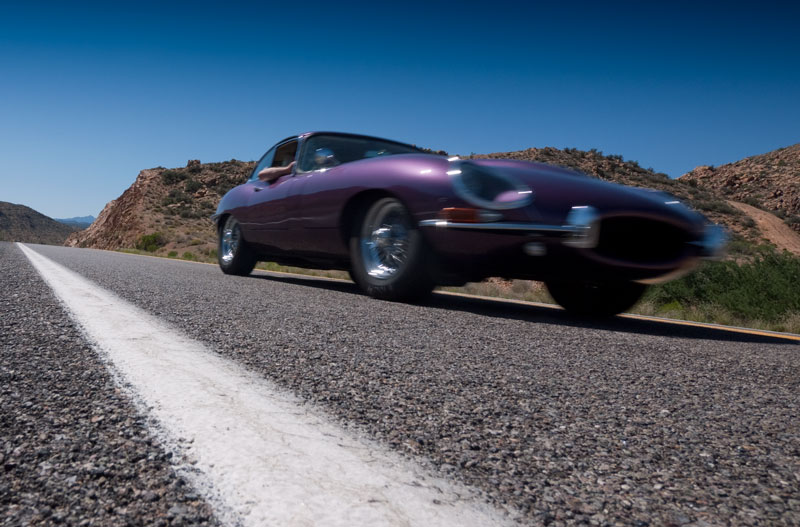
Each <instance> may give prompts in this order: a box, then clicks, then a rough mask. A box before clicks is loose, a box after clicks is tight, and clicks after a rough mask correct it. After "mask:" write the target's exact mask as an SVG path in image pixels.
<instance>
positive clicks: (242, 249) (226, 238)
mask: <svg viewBox="0 0 800 527" xmlns="http://www.w3.org/2000/svg"><path fill="white" fill-rule="evenodd" d="M217 260H218V262H219V267H220V269H222V272H223V273H225V274H234V275H239V276H247V275H249V274H250V273H251V272H252V270H253V267H255V266H256V261H257V260H256V257H255V254H254V253H253V251H252V249H250V247H249V246H248V245H247V242H246V241H245V240H244V237H243V236H242V229H241V227H239V222H238V221H236V219H235V218H234V217H233V216H228V218H227V219H226V220H225V223H223V224H222V227H220V228H219V247H218V248H217Z"/></svg>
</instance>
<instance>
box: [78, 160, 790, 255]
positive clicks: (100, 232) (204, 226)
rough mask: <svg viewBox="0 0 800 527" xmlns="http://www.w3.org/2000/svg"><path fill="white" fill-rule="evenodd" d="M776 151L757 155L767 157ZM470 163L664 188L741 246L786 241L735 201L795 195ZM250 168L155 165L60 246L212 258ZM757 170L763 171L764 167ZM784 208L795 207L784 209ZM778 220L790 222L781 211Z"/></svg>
mask: <svg viewBox="0 0 800 527" xmlns="http://www.w3.org/2000/svg"><path fill="white" fill-rule="evenodd" d="M791 149H795V150H794V152H796V151H797V150H796V147H791V148H790V149H784V150H789V151H790V153H791V152H792V150H791ZM780 152H781V151H778V152H771V153H770V154H764V156H757V157H768V156H770V155H772V154H779V153H780ZM471 157H476V158H502V159H519V160H525V161H539V162H545V163H550V164H554V165H560V166H564V167H568V168H573V169H576V170H579V171H582V172H584V173H586V174H589V175H590V176H593V177H597V178H600V179H604V180H608V181H614V182H618V183H622V184H625V185H631V186H638V187H648V188H654V189H658V190H663V191H665V192H669V193H670V194H673V195H675V196H677V197H678V198H680V199H681V200H683V201H685V202H687V203H689V204H690V205H691V206H692V207H694V208H696V209H697V210H699V211H701V212H702V213H704V214H705V215H706V216H708V217H709V218H710V219H711V220H712V221H715V222H717V223H721V224H723V225H725V226H727V227H728V228H729V229H730V230H731V231H733V232H734V233H736V234H737V235H738V236H740V237H742V238H744V239H746V240H749V241H752V242H756V243H762V242H764V241H770V242H772V243H774V244H776V245H777V246H778V247H780V248H784V246H783V245H782V242H781V240H784V239H786V233H784V232H776V231H775V229H774V228H773V227H774V223H775V222H770V221H767V220H768V218H764V217H762V216H761V215H759V217H758V218H755V217H754V215H753V214H750V213H749V212H748V211H752V209H749V208H747V207H742V206H740V205H739V204H738V203H736V201H744V202H745V203H751V204H752V203H753V199H755V198H754V196H773V195H776V196H777V197H776V198H775V199H779V198H780V195H778V194H776V191H778V190H782V191H783V193H784V194H783V195H784V196H785V197H784V201H785V203H788V204H791V203H794V202H793V201H791V199H793V198H791V197H790V196H794V195H795V194H794V192H795V190H792V188H793V187H792V184H793V183H791V181H792V180H791V177H792V176H791V174H792V172H791V171H790V170H789V169H787V170H783V171H782V172H780V173H779V174H778V175H775V174H773V173H772V172H769V174H768V175H765V176H764V177H763V178H762V179H763V181H764V182H769V183H768V184H767V183H763V184H761V186H759V188H760V189H761V193H760V194H759V193H750V194H746V195H745V194H741V195H740V194H733V193H731V192H730V191H726V190H724V189H725V188H727V187H725V185H721V186H720V185H719V184H717V180H716V178H713V177H712V178H701V177H696V176H692V175H691V174H692V173H695V172H698V171H700V172H701V173H703V174H705V171H702V170H700V169H696V170H695V171H693V172H692V173H690V174H688V175H686V176H684V177H681V178H679V179H670V178H669V177H668V176H667V175H666V174H661V173H656V172H655V171H653V170H652V169H649V168H643V167H641V166H639V164H638V163H637V162H636V161H630V160H628V161H626V160H624V159H623V158H622V156H619V155H603V153H602V152H599V151H597V150H589V151H582V150H577V149H571V148H567V149H564V150H560V149H557V148H551V147H546V148H529V149H527V150H521V151H516V152H500V153H493V154H481V155H473V156H471ZM749 159H755V158H749ZM744 161H747V160H743V162H744ZM780 161H783V164H781V163H780ZM739 163H741V162H739ZM732 165H737V164H736V163H733V164H732ZM773 165H774V166H775V167H776V168H781V169H783V168H784V167H786V166H788V165H790V162H789V160H788V159H787V158H786V156H785V155H782V156H781V157H779V158H777V159H776V160H775V162H774V163H773ZM253 166H254V163H253V162H242V161H237V160H231V161H226V162H223V163H206V164H202V163H200V162H199V161H189V163H188V164H187V165H186V166H185V167H181V168H175V169H166V168H163V167H158V168H153V169H148V170H143V171H142V172H141V173H139V176H138V177H137V178H136V181H135V182H134V183H133V185H131V187H130V188H128V190H126V191H125V192H124V193H123V194H122V195H121V196H120V197H119V198H117V199H116V200H114V201H112V202H110V203H109V204H108V205H106V207H105V208H104V209H103V211H102V212H101V213H100V216H98V218H97V219H96V220H95V221H94V223H93V224H92V225H91V226H90V227H89V228H87V229H86V230H84V231H81V232H77V233H75V234H73V235H72V236H70V238H69V240H68V241H67V244H68V245H72V246H79V247H94V248H99V249H124V248H139V249H146V250H150V251H155V252H157V253H158V254H165V255H166V254H169V253H173V252H174V254H176V255H178V256H183V255H184V254H185V253H187V252H188V253H191V254H192V255H203V256H212V255H213V254H214V251H215V250H216V233H215V232H214V228H213V224H212V223H211V221H209V217H210V216H211V214H212V213H213V212H214V210H215V208H216V205H217V203H218V202H219V198H220V196H222V195H223V194H225V192H227V191H228V190H229V189H230V188H232V187H233V186H235V185H237V184H239V183H241V182H243V181H245V180H246V178H247V176H248V175H249V174H250V172H251V171H252V170H253ZM726 166H728V165H726ZM765 166H766V165H765ZM770 166H772V165H770ZM792 166H796V165H792ZM709 170H710V169H709ZM722 170H723V167H719V168H718V169H714V170H713V172H719V171H722ZM763 170H765V171H768V169H767V168H764V169H763ZM781 178H789V182H790V183H789V185H780V184H779V181H781V180H782V179H781ZM743 185H744V183H743V184H741V185H739V186H738V187H737V186H732V187H730V188H734V189H738V188H740V187H742V186H743ZM794 188H795V189H796V186H795V187H794ZM767 189H769V190H767ZM748 196H750V197H749V198H748ZM770 199H772V198H770ZM786 200H788V201H786ZM770 203H771V202H769V201H765V202H764V204H761V203H759V206H761V207H762V208H764V207H768V206H769V204H770ZM776 203H779V201H778V202H776ZM776 210H778V211H780V210H783V209H776ZM786 210H787V211H789V210H795V209H790V208H788V207H787V208H786ZM779 214H780V212H779ZM784 217H786V218H791V217H792V216H791V215H790V213H789V212H787V213H786V214H785V215H784ZM789 234H792V233H791V232H790V233H789ZM787 248H788V247H787Z"/></svg>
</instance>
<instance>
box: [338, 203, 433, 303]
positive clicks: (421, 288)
mask: <svg viewBox="0 0 800 527" xmlns="http://www.w3.org/2000/svg"><path fill="white" fill-rule="evenodd" d="M431 256H432V255H431V253H430V251H429V250H428V247H427V244H426V243H425V239H424V238H423V236H422V233H421V232H420V231H419V229H418V228H417V226H416V225H415V224H414V221H413V219H412V218H411V215H410V214H409V213H408V210H407V209H406V208H405V207H404V206H403V204H402V203H400V201H398V200H397V199H395V198H382V199H379V200H377V201H375V202H374V203H372V204H371V205H370V206H369V207H368V208H366V210H364V211H362V213H361V214H360V215H359V216H358V217H357V218H356V222H355V225H354V228H353V229H352V232H351V234H350V261H351V265H352V269H351V276H352V277H353V279H354V280H355V282H356V283H357V284H358V285H359V287H361V289H362V290H364V292H366V293H367V294H368V295H369V296H371V297H373V298H380V299H384V300H396V301H414V300H420V299H422V298H424V297H426V296H428V295H429V294H430V292H431V291H432V290H433V287H434V285H435V284H434V282H433V280H432V278H431V276H432V275H431V272H430V269H429V266H428V265H427V259H428V258H429V257H431Z"/></svg>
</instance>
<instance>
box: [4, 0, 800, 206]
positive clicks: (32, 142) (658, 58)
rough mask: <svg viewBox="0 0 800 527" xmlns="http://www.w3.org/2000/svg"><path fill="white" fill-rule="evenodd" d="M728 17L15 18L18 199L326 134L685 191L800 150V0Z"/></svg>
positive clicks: (91, 191) (612, 13) (409, 12)
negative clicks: (572, 167)
mask: <svg viewBox="0 0 800 527" xmlns="http://www.w3.org/2000/svg"><path fill="white" fill-rule="evenodd" d="M556 4H557V5H556ZM721 5H723V4H720V3H716V2H714V3H709V5H708V6H704V5H702V2H679V1H673V2H664V3H662V4H660V5H656V3H649V2H629V3H628V2H617V3H613V2H552V1H551V2H547V3H537V2H529V3H528V4H527V6H523V2H518V3H511V2H505V1H502V0H498V1H493V2H463V3H453V4H450V3H446V2H438V1H436V0H432V1H428V2H420V3H415V2H413V1H407V2H402V3H399V2H398V3H383V2H370V3H361V2H344V1H343V2H301V1H292V2H286V1H283V2H276V3H274V5H273V4H270V3H263V4H262V5H260V6H258V7H253V6H251V5H249V4H246V3H236V2H226V3H224V4H223V3H222V2H202V1H199V2H191V3H185V4H180V3H172V2H163V4H162V5H159V4H150V3H147V2H135V3H125V2H119V3H116V2H103V3H80V2H61V3H46V2H34V1H31V2H18V3H17V5H16V6H14V5H11V6H9V5H8V3H7V2H3V4H2V5H0V201H11V202H13V203H22V204H25V205H28V206H30V207H33V208H34V209H37V210H39V211H40V212H42V213H44V214H47V215H49V216H52V217H68V216H83V215H86V214H92V215H97V214H98V213H99V212H100V210H101V209H102V207H103V206H104V205H105V204H106V203H107V202H108V201H110V200H112V199H114V198H116V197H118V196H119V195H120V194H121V193H122V192H123V191H124V190H125V189H126V188H127V187H128V186H129V185H130V184H131V183H132V182H133V181H134V179H135V177H136V175H137V174H138V172H139V171H140V170H142V169H145V168H151V167H155V166H159V165H160V166H166V167H175V166H183V165H185V164H186V161H187V160H189V159H200V160H201V161H203V162H209V161H222V160H227V159H231V158H237V159H244V160H251V159H255V158H257V157H258V156H259V155H260V154H261V153H263V151H264V150H266V148H268V147H269V146H270V145H271V144H272V143H274V142H275V141H277V140H279V139H281V138H283V137H285V136H287V135H290V134H293V133H298V132H301V131H308V130H320V129H325V130H339V131H349V132H358V133H367V134H374V135H379V136H383V137H388V138H392V139H397V140H401V141H406V142H411V143H415V144H418V145H423V146H428V147H431V148H437V149H444V150H447V151H449V152H451V153H461V154H469V153H471V152H478V153H488V152H496V151H509V150H520V149H524V148H528V147H544V146H555V147H559V148H563V147H576V148H581V149H589V148H597V149H599V150H602V151H604V152H605V153H607V154H612V153H613V154H622V155H623V156H624V157H625V159H635V160H637V161H639V163H640V164H641V165H642V166H644V167H653V168H654V169H656V170H657V171H662V172H666V173H667V174H669V175H670V176H673V177H677V176H679V175H681V174H683V173H684V172H687V171H688V170H690V169H692V168H694V167H695V166H697V165H701V164H717V165H719V164H723V163H727V162H731V161H735V160H737V159H741V158H742V157H746V156H749V155H754V154H759V153H763V152H766V151H769V150H773V149H775V148H779V147H782V146H788V145H790V144H794V143H797V142H800V31H799V30H798V23H800V22H798V21H800V16H799V15H800V8H798V4H797V2H793V3H792V2H786V3H784V4H783V5H781V4H778V3H771V2H753V3H751V4H749V5H746V4H744V3H728V4H727V5H726V6H725V7H724V8H722V7H718V6H721Z"/></svg>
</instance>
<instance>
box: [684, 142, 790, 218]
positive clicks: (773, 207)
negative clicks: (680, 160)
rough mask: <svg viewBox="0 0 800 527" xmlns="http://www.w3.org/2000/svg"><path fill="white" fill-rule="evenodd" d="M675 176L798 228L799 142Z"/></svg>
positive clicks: (700, 167)
mask: <svg viewBox="0 0 800 527" xmlns="http://www.w3.org/2000/svg"><path fill="white" fill-rule="evenodd" d="M679 180H680V181H684V182H687V183H691V184H695V185H697V186H699V187H700V186H701V187H703V188H708V189H712V190H714V191H716V192H718V193H719V194H721V195H722V196H724V197H725V198H726V199H729V200H734V201H739V202H744V203H747V204H749V205H752V206H755V207H758V208H760V209H763V210H766V211H770V212H772V213H773V214H775V215H776V216H778V217H779V218H782V219H783V220H784V221H785V222H786V223H787V224H788V225H789V227H791V228H792V229H794V230H795V231H796V232H800V143H798V144H796V145H792V146H787V147H786V148H779V149H778V150H773V151H772V152H767V153H766V154H760V155H757V156H751V157H747V158H745V159H742V160H739V161H736V162H734V163H728V164H727V165H722V166H718V167H713V166H699V167H697V168H695V169H694V170H692V171H691V172H689V173H687V174H684V175H682V176H681V177H680V178H679Z"/></svg>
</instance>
